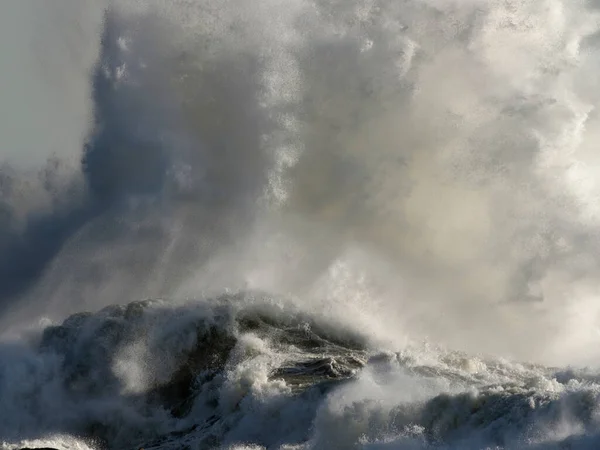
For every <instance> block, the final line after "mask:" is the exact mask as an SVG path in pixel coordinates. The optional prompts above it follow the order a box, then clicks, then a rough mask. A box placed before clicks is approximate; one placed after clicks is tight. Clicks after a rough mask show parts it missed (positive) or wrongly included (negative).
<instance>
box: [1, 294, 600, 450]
mask: <svg viewBox="0 0 600 450" xmlns="http://www.w3.org/2000/svg"><path fill="white" fill-rule="evenodd" d="M278 304H279V305H280V306H279V307H277V306H276V305H278ZM0 351H1V353H2V357H3V360H4V361H10V364H5V365H4V366H3V367H2V368H1V369H0V383H1V384H0V394H1V395H0V398H2V404H1V406H2V407H3V410H4V411H9V410H10V411H12V414H10V415H9V416H8V415H7V416H6V417H7V419H6V420H5V421H4V423H3V424H1V425H0V435H2V436H4V440H5V444H4V445H5V447H6V448H11V449H13V448H20V447H23V446H25V445H27V443H28V442H38V443H42V444H43V443H44V442H45V443H46V444H44V445H46V446H48V445H50V443H51V442H60V440H57V439H59V438H46V440H44V436H66V437H64V438H62V439H70V440H71V442H79V444H78V445H80V446H84V445H87V446H89V447H90V448H94V449H121V448H145V449H167V448H172V449H175V448H195V449H204V448H233V447H231V446H234V445H242V444H252V445H258V446H261V447H266V448H302V449H313V448H314V449H320V448H323V449H324V448H329V449H332V448H340V449H343V448H358V447H361V448H371V447H370V446H373V447H372V448H383V447H385V448H405V445H409V444H410V445H412V446H413V447H414V448H417V447H418V448H421V447H423V448H429V447H440V448H473V449H475V448H484V447H485V448H521V447H523V446H524V445H526V444H529V445H531V446H532V447H533V448H537V447H536V446H535V445H534V444H535V443H536V442H537V443H538V444H536V445H542V444H544V442H546V441H549V442H554V443H556V445H559V444H560V445H565V446H568V445H572V444H573V443H576V442H580V441H582V440H586V439H587V440H590V439H592V438H593V436H595V435H596V434H597V433H596V431H595V430H596V429H597V427H598V425H600V424H599V423H598V420H599V416H598V409H597V405H598V404H599V403H600V402H599V400H600V399H599V398H598V396H599V395H600V383H598V380H597V379H596V378H594V377H593V376H591V375H590V374H587V375H586V374H585V373H576V372H575V371H572V372H564V371H562V372H561V371H558V370H556V369H551V368H546V367H543V366H536V365H523V364H516V363H510V362H507V361H502V360H497V359H485V358H474V357H468V356H467V355H465V354H462V353H458V352H447V351H443V350H441V349H432V348H427V349H424V348H420V347H418V346H417V347H414V348H408V349H405V350H403V351H402V352H398V353H390V352H382V351H381V350H378V349H377V348H376V347H374V346H373V344H372V343H371V342H370V341H369V339H367V337H366V336H361V335H360V334H357V333H352V332H349V331H346V330H344V329H341V328H339V327H336V326H333V325H331V324H327V323H324V322H323V321H322V320H321V321H319V320H317V319H315V318H313V317H310V316H308V315H306V314H303V313H301V312H299V311H297V310H293V309H292V308H290V307H289V306H286V307H283V306H281V303H280V302H278V301H277V299H276V298H274V297H271V296H268V295H265V294H261V293H252V292H240V293H238V294H226V295H222V296H219V297H216V298H212V299H207V300H205V301H203V302H196V303H189V304H182V305H179V306H173V305H172V304H169V303H166V302H164V301H160V300H150V301H142V302H135V303H131V304H128V305H124V306H111V307H107V308H105V309H103V310H101V311H99V312H97V313H93V314H92V313H78V314H75V315H72V316H70V317H69V318H67V319H66V320H65V321H64V322H63V323H62V324H60V325H52V326H48V327H47V328H45V329H44V330H43V332H42V333H41V334H40V335H39V336H37V338H35V339H33V338H32V339H31V340H30V346H29V347H17V346H9V345H4V346H3V347H2V348H1V349H0ZM9 355H10V357H11V359H10V360H9V359H7V356H9ZM392 394H393V395H392ZM553 433H555V434H556V436H553ZM561 433H562V434H561ZM11 436H13V437H14V438H15V439H17V441H11V440H10V437H11ZM23 436H27V438H26V439H23ZM7 438H9V439H8V440H7ZM52 439H55V441H52ZM36 440H37V441H36ZM582 442H583V441H582ZM561 443H562V444H561ZM290 446H291V447H290ZM294 446H296V447H294ZM413 447H410V448H413ZM56 448H61V447H59V446H56ZM81 448H84V447H81ZM540 448H542V447H540ZM557 448H558V447H557ZM561 448H562V447H561ZM564 448H568V447H564ZM577 448H580V447H577Z"/></svg>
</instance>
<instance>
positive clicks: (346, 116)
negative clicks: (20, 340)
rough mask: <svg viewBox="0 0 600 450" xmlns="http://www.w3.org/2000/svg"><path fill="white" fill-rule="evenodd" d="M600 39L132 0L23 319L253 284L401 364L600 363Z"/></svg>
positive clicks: (488, 23)
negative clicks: (384, 347) (361, 334)
mask: <svg viewBox="0 0 600 450" xmlns="http://www.w3.org/2000/svg"><path fill="white" fill-rule="evenodd" d="M598 25H599V16H598V12H597V6H596V5H595V4H594V3H593V2H588V1H583V0H581V1H580V0H577V1H571V2H566V1H563V0H543V1H539V2H535V3H527V2H521V1H518V0H508V1H502V2H500V1H498V2H496V1H492V2H483V1H476V0H470V1H466V2H464V1H462V2H458V1H450V0H448V1H443V2H434V1H428V0H405V1H385V0H380V1H375V0H370V1H366V0H351V1H341V0H340V1H333V0H330V1H321V0H314V1H308V0H298V1H294V2H279V1H277V0H265V1H261V2H259V3H258V4H256V3H252V4H251V3H250V2H246V1H242V0H228V1H225V2H219V3H218V4H217V3H214V2H209V1H203V0H197V1H192V2H190V1H171V2H161V1H158V0H156V1H154V0H153V1H149V2H143V3H142V2H135V1H127V0H119V1H115V2H113V4H112V5H111V8H110V9H109V13H108V14H107V15H106V16H105V21H104V31H103V35H102V38H101V39H100V40H99V48H100V50H99V53H100V56H99V58H98V62H97V64H96V67H95V69H94V73H93V76H92V77H91V78H92V85H93V94H92V97H91V98H92V100H93V104H94V108H93V113H94V121H93V127H92V128H93V129H92V130H91V131H90V133H89V138H88V143H87V145H86V146H85V149H84V151H83V155H82V157H81V160H82V162H83V164H82V167H83V171H82V174H83V181H82V182H81V184H80V185H79V184H78V185H77V188H73V189H71V191H69V192H71V193H72V191H75V192H76V195H75V194H72V195H71V196H66V194H61V195H57V198H59V199H61V201H64V203H65V205H66V206H64V207H63V208H62V209H61V211H62V212H61V215H60V216H57V215H56V212H55V211H56V209H55V208H54V209H52V211H51V212H50V213H45V215H43V219H44V221H45V222H43V223H44V224H49V225H44V226H51V228H52V229H53V230H55V229H58V230H60V231H61V232H60V233H58V235H59V236H60V239H57V240H56V242H58V244H57V245H56V246H55V248H53V249H52V251H45V252H44V253H43V254H42V253H35V252H33V251H32V252H30V253H24V251H23V247H16V248H14V249H13V247H11V246H8V247H7V248H8V249H9V250H10V251H8V252H2V253H1V254H2V255H4V254H7V255H16V256H15V257H20V256H19V255H24V254H26V255H27V258H26V260H27V261H29V262H32V263H33V262H35V267H36V270H32V271H30V272H31V273H30V274H29V275H28V276H27V277H26V278H25V279H24V280H22V281H21V282H20V284H19V285H18V286H17V285H15V284H14V282H13V281H2V282H0V292H2V293H4V292H6V295H3V298H5V299H7V300H6V301H5V302H4V304H8V303H11V304H12V307H13V308H16V309H19V310H20V311H24V312H22V314H25V315H28V314H29V315H30V314H31V313H30V312H29V311H31V310H32V309H33V307H32V306H31V305H35V310H36V313H39V312H40V311H42V312H43V313H46V314H48V313H49V312H50V311H52V312H53V313H55V314H58V315H60V314H64V313H67V312H72V311H74V310H76V309H80V308H81V307H82V305H85V306H86V307H98V306H101V305H105V304H108V303H115V302H120V301H123V302H125V301H128V300H132V299H134V298H136V297H139V296H174V297H189V296H198V295H200V293H201V291H206V290H218V289H222V288H224V287H228V288H233V289H237V288H243V287H251V288H255V289H264V290H268V291H271V292H274V293H281V294H290V295H291V296H292V297H293V298H295V301H296V302H297V303H299V304H301V305H302V307H304V308H306V309H307V310H310V311H311V312H313V313H314V314H325V315H327V316H330V317H331V320H336V321H341V322H344V323H346V324H347V325H348V326H353V327H361V328H366V333H368V334H372V335H373V336H374V337H376V338H378V339H386V340H389V341H391V344H392V345H393V346H396V347H397V346H398V345H399V344H400V343H401V342H404V339H405V337H406V336H410V337H411V338H413V339H425V338H427V339H430V340H432V341H435V342H439V343H442V344H446V345H449V346H452V347H458V348H462V349H466V350H470V351H476V352H495V353H500V354H503V355H506V356H511V357H518V358H529V359H537V360H541V361H544V362H549V361H550V362H565V361H567V362H573V363H589V362H591V361H593V358H595V357H596V354H595V352H594V351H592V350H590V346H591V345H593V344H594V343H595V342H596V340H597V338H598V334H597V331H596V330H597V323H596V322H597V314H598V311H597V309H598V308H597V306H595V305H596V304H597V303H598V302H597V301H596V296H597V295H598V288H599V287H600V286H599V285H598V283H597V281H596V278H597V274H598V272H599V269H600V267H599V265H598V261H597V257H596V255H597V254H598V245H599V241H598V237H599V236H598V232H597V224H598V219H599V215H598V213H599V211H598V209H597V206H596V199H597V197H598V193H600V190H599V187H598V186H597V184H596V182H595V178H596V173H595V171H596V167H597V155H596V153H597V152H596V151H595V142H596V133H597V130H599V129H600V128H599V127H598V117H597V114H596V112H595V107H596V105H597V103H598V100H599V99H598V98H597V97H598V94H597V92H599V91H598V89H597V80H596V77H595V76H594V74H595V73H596V69H597V64H598V63H597V61H598V58H597V56H598V40H597V36H598V34H597V33H598ZM82 104H83V105H85V102H83V103H81V104H79V106H78V107H81V105H82ZM84 128H85V127H84ZM73 129H77V133H79V134H76V135H77V136H80V135H81V129H82V127H79V126H74V127H73ZM41 145H42V144H41ZM41 148H44V146H43V145H42V147H41ZM44 151H45V150H44ZM50 152H51V150H50V149H48V151H47V153H50ZM9 161H10V160H9ZM2 192H4V191H2ZM61 192H62V191H61ZM0 198H1V199H2V200H3V202H4V203H6V204H7V205H8V206H7V207H6V208H4V209H5V210H6V211H7V213H6V214H5V215H4V216H6V217H12V215H13V214H14V213H13V211H15V208H17V207H20V205H21V204H22V203H20V202H16V203H15V202H13V203H7V202H6V201H5V199H6V198H8V197H7V194H2V197H0ZM73 198H76V199H75V200H73ZM65 199H66V200H65ZM17 203H18V205H17ZM15 205H16V206H15ZM64 211H68V214H66V213H65V212H64ZM36 214H38V215H39V211H37V210H36ZM4 216H3V217H4ZM27 217H28V216H27ZM11 220H12V219H11ZM0 223H4V222H0ZM7 223H8V222H7ZM31 223H33V222H31V221H26V225H27V226H24V225H21V228H20V229H19V230H20V231H19V233H20V234H19V236H20V237H21V241H23V242H25V244H27V246H28V248H36V249H37V248H38V242H40V237H39V236H46V235H44V234H40V233H42V232H40V231H38V228H35V227H33V228H32V225H31ZM35 223H37V222H35ZM23 227H24V228H23ZM23 230H25V231H23ZM44 230H46V228H44V229H43V230H42V231H43V232H46V231H44ZM14 233H15V232H14V231H13V228H9V227H8V225H7V226H6V227H5V228H0V245H2V242H5V241H6V242H10V241H13V238H12V236H13V235H14ZM36 239H38V240H36ZM34 244H35V245H34ZM6 245H8V244H6ZM11 245H12V244H11ZM3 261H4V259H2V258H0V263H2V262H3ZM7 261H8V258H7ZM2 267H4V266H2V264H0V271H1V270H5V271H6V270H7V269H2ZM2 273H3V272H0V275H1V274H2ZM6 273H8V272H6ZM28 273H29V272H28ZM0 278H1V279H3V280H4V279H7V278H6V277H4V278H3V277H0ZM9 288H10V289H9ZM15 305H16V306H15ZM5 317H8V315H5ZM10 317H14V315H11V316H10ZM586 358H587V359H586Z"/></svg>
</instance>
